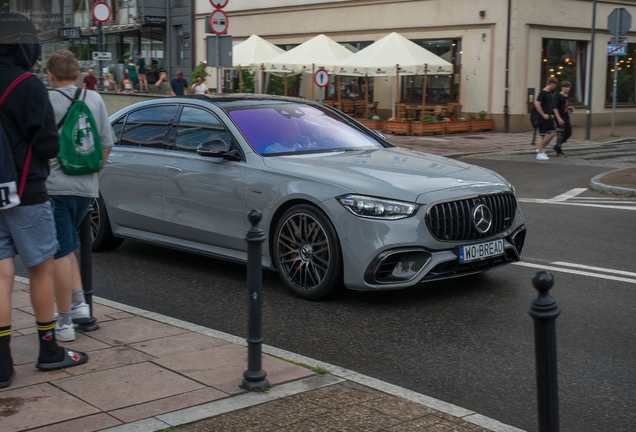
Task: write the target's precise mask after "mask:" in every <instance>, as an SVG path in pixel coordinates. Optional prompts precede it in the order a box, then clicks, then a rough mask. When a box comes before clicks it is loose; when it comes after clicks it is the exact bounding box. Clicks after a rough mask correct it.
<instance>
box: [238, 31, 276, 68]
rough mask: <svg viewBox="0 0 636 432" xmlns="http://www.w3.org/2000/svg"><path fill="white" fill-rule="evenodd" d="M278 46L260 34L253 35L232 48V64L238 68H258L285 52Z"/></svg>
mask: <svg viewBox="0 0 636 432" xmlns="http://www.w3.org/2000/svg"><path fill="white" fill-rule="evenodd" d="M284 52H285V50H284V49H282V48H279V47H277V46H276V45H274V44H273V43H270V42H268V41H266V40H265V39H263V38H262V37H260V36H257V35H252V36H250V37H249V38H248V39H246V40H244V41H243V42H241V43H239V44H237V45H236V46H234V48H233V49H232V65H233V66H234V67H236V68H238V67H240V68H243V69H258V68H260V67H261V65H262V64H264V63H266V62H268V61H270V60H272V59H273V58H275V57H277V56H279V55H281V54H283V53H284Z"/></svg>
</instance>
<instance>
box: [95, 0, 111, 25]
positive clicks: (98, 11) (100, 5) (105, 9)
mask: <svg viewBox="0 0 636 432" xmlns="http://www.w3.org/2000/svg"><path fill="white" fill-rule="evenodd" d="M91 11H92V12H93V18H94V19H95V21H97V22H100V23H105V22H106V21H108V20H109V19H110V15H111V12H110V6H108V3H106V2H103V1H99V2H97V3H95V4H94V5H93V9H92V10H91Z"/></svg>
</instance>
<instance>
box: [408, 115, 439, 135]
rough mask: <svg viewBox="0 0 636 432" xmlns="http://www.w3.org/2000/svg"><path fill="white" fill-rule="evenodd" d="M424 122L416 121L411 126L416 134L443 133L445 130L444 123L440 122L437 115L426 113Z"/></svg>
mask: <svg viewBox="0 0 636 432" xmlns="http://www.w3.org/2000/svg"><path fill="white" fill-rule="evenodd" d="M422 120H423V121H422V122H415V123H413V125H412V126H411V131H412V132H413V134H415V135H424V134H443V133H444V131H445V128H444V123H443V122H438V121H437V119H436V118H435V116H432V115H425V116H424V118H423V119H422Z"/></svg>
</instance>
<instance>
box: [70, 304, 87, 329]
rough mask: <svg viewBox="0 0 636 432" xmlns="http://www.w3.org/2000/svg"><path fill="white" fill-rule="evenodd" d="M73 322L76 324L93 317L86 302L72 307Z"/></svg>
mask: <svg viewBox="0 0 636 432" xmlns="http://www.w3.org/2000/svg"><path fill="white" fill-rule="evenodd" d="M71 314H72V315H73V322H74V323H76V324H79V323H83V322H86V321H88V320H89V319H90V318H91V312H90V309H89V307H88V305H87V304H86V303H80V304H78V305H76V306H73V307H72V308H71Z"/></svg>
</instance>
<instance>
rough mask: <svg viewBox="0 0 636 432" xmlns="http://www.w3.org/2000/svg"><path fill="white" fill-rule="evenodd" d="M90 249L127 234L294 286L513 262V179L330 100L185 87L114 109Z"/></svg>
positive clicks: (298, 289)
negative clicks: (258, 215)
mask: <svg viewBox="0 0 636 432" xmlns="http://www.w3.org/2000/svg"><path fill="white" fill-rule="evenodd" d="M111 122H112V125H113V128H114V130H115V133H116V137H117V142H116V145H115V147H114V148H113V151H112V153H111V154H110V157H109V159H108V161H107V163H106V166H105V168H104V169H103V171H102V173H101V174H100V185H99V187H100V195H101V196H100V198H99V199H97V200H94V203H93V209H92V217H93V234H94V241H93V250H95V251H99V250H109V249H114V248H116V247H117V246H119V245H120V244H121V243H122V241H123V240H124V239H127V238H129V239H134V240H139V241H145V242H149V243H154V244H157V245H160V246H165V247H168V248H174V249H179V250H183V251H189V252H194V253H198V254H204V255H209V256H212V257H215V258H220V259H226V260H232V261H238V262H246V261H247V248H246V243H245V241H244V236H245V232H246V231H247V229H248V228H249V222H248V220H247V214H248V212H249V211H250V210H252V209H257V210H260V211H261V212H262V215H263V218H262V221H261V223H260V227H261V228H262V229H263V231H264V232H265V235H266V241H265V243H264V244H263V257H262V264H263V266H264V267H265V268H268V269H271V270H275V271H277V272H278V274H279V275H280V278H281V280H282V281H283V282H284V284H285V285H286V286H287V287H289V289H291V290H292V291H293V292H294V293H295V294H296V295H298V296H300V297H302V298H306V299H320V298H323V297H325V296H328V295H330V294H332V293H334V292H335V291H336V290H337V289H339V288H340V287H343V286H344V287H346V288H349V289H352V290H389V289H400V288H406V287H412V286H414V285H417V284H420V283H422V282H427V281H432V280H439V279H444V278H450V277H457V276H463V275H469V274H473V273H477V272H481V271H484V270H489V269H493V268H496V267H499V266H502V265H505V264H509V263H513V262H516V261H519V260H520V259H521V251H522V248H523V244H524V240H525V234H526V230H525V225H524V218H523V216H522V214H521V211H520V210H519V206H518V204H517V200H516V198H515V191H514V187H513V186H512V185H511V184H510V183H509V182H508V181H506V180H505V179H504V178H503V177H501V176H500V175H498V174H497V173H494V172H492V171H489V170H487V169H484V168H480V167H477V166H473V165H468V164H465V163H462V162H459V161H456V160H452V159H447V158H444V157H438V156H433V155H430V154H426V153H422V152H417V151H411V150H405V149H402V148H397V147H394V146H393V145H391V144H390V143H389V142H387V141H386V139H385V138H384V137H383V136H382V135H380V134H379V133H377V132H374V131H372V130H369V129H367V128H365V127H364V126H362V125H361V124H359V123H357V122H356V121H355V120H354V119H351V118H349V117H348V116H346V115H343V114H342V113H340V112H339V111H336V110H334V109H333V108H330V107H326V106H323V105H321V104H318V103H315V102H311V101H306V100H302V99H293V98H279V97H272V96H266V95H236V96H227V97H225V96H219V97H215V96H204V95H202V96H192V97H175V98H165V99H159V100H153V101H147V102H141V103H137V104H134V105H132V106H130V107H127V108H125V109H124V110H121V111H120V112H118V113H116V114H114V115H112V116H111Z"/></svg>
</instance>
